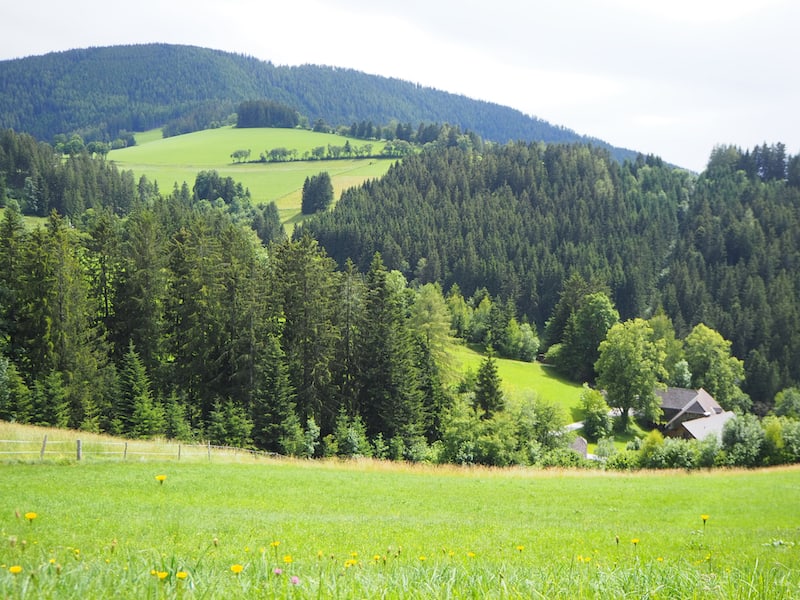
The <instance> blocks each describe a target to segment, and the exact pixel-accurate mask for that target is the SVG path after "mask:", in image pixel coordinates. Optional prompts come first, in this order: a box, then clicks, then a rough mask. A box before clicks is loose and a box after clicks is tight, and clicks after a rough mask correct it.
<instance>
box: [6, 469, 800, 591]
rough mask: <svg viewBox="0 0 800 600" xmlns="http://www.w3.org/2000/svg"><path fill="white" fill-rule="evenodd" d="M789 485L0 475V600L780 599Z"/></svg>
mask: <svg viewBox="0 0 800 600" xmlns="http://www.w3.org/2000/svg"><path fill="white" fill-rule="evenodd" d="M798 491H800V469H797V468H792V469H784V470H772V471H752V472H742V471H737V472H734V471H718V472H709V473H694V474H691V475H687V474H683V473H669V474H664V473H660V474H646V473H645V474H637V475H619V474H613V475H612V474H601V473H591V474H587V473H586V472H575V473H573V472H544V473H543V472H536V471H529V470H485V469H472V470H465V469H456V468H431V467H421V466H417V467H411V466H402V465H391V464H386V463H378V462H371V461H367V462H352V463H330V462H294V461H278V460H265V459H260V460H258V461H255V462H253V463H252V464H216V463H214V464H207V463H176V462H171V463H158V462H155V463H153V462H135V463H120V462H87V463H83V464H75V463H71V464H67V463H65V464H46V463H45V464H14V465H9V464H6V465H3V466H0V534H1V536H0V596H2V597H8V598H104V597H115V598H234V597H270V598H271V597H287V598H332V597H337V598H487V597H488V598H500V597H520V598H581V597H583V598H626V597H627V598H795V597H798V596H799V595H800V553H799V551H800V548H798V546H797V545H796V544H797V542H798V541H800V539H798V538H800V521H798V518H799V517H798V514H799V513H798V511H797V508H798V504H797V498H798Z"/></svg>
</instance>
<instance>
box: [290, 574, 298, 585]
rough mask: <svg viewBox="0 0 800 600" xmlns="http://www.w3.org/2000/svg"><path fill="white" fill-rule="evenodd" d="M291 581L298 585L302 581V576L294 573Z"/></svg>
mask: <svg viewBox="0 0 800 600" xmlns="http://www.w3.org/2000/svg"><path fill="white" fill-rule="evenodd" d="M291 582H292V585H298V584H299V583H300V578H299V577H298V576H297V575H292V579H291Z"/></svg>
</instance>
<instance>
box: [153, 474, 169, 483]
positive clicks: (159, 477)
mask: <svg viewBox="0 0 800 600" xmlns="http://www.w3.org/2000/svg"><path fill="white" fill-rule="evenodd" d="M166 479H167V476H166V475H156V481H157V482H158V483H160V484H162V485H163V484H164V482H165V481H166Z"/></svg>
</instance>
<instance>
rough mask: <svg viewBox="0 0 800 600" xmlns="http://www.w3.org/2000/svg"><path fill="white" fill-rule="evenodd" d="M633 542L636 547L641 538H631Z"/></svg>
mask: <svg viewBox="0 0 800 600" xmlns="http://www.w3.org/2000/svg"><path fill="white" fill-rule="evenodd" d="M631 544H633V545H634V547H636V546H638V545H639V538H633V539H632V540H631Z"/></svg>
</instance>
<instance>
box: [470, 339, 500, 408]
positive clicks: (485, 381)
mask: <svg viewBox="0 0 800 600" xmlns="http://www.w3.org/2000/svg"><path fill="white" fill-rule="evenodd" d="M475 406H476V407H477V408H478V409H480V410H481V411H482V414H481V417H482V418H483V419H491V418H492V416H493V415H494V414H495V413H497V412H500V411H502V410H503V409H504V408H505V398H504V397H503V390H502V382H501V381H500V375H499V374H498V372H497V362H496V361H495V359H494V354H493V352H492V350H491V348H490V349H489V353H488V355H487V356H486V358H485V359H483V362H481V366H480V367H479V368H478V373H477V377H476V379H475Z"/></svg>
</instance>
